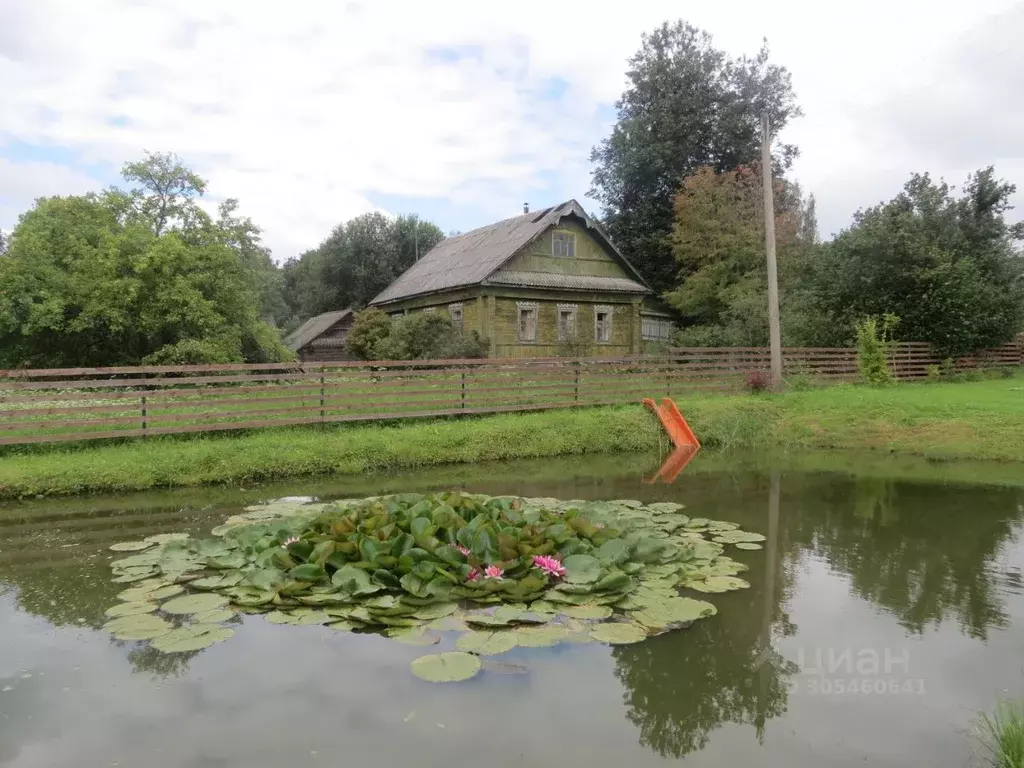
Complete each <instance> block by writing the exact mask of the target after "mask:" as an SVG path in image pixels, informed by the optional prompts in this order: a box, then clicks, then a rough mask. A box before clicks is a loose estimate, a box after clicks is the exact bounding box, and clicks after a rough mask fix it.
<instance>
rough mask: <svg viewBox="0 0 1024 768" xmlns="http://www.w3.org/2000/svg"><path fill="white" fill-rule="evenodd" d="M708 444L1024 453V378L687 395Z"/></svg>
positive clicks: (1004, 456) (1008, 456)
mask: <svg viewBox="0 0 1024 768" xmlns="http://www.w3.org/2000/svg"><path fill="white" fill-rule="evenodd" d="M679 402H680V406H681V407H682V408H683V409H684V412H685V413H686V417H687V419H688V420H689V421H690V423H691V425H692V426H693V428H694V431H695V432H696V433H697V435H698V436H699V437H700V438H701V440H702V441H703V442H704V443H705V444H706V445H709V446H711V445H714V446H718V447H723V448H731V447H737V448H775V447H783V448H788V449H797V448H813V449H820V448H839V449H844V450H880V451H887V452H891V453H897V454H912V455H917V456H925V457H928V458H934V459H985V460H998V461H1024V378H1022V377H1020V376H1017V377H1015V378H1007V379H990V380H987V381H977V382H963V383H938V382H936V383H917V384H905V385H902V386H895V387H883V388H874V387H864V386H855V385H846V386H837V387H829V388H827V389H816V390H808V391H805V392H788V393H786V394H785V395H782V396H779V397H770V396H766V395H765V396H756V397H754V396H752V397H740V398H725V397H709V396H705V397H694V398H692V399H683V400H680V401H679Z"/></svg>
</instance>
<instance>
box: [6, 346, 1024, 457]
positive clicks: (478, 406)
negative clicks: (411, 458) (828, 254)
mask: <svg viewBox="0 0 1024 768" xmlns="http://www.w3.org/2000/svg"><path fill="white" fill-rule="evenodd" d="M784 360H785V371H786V375H787V376H789V377H794V376H808V377H812V378H815V379H821V380H826V381H852V380H855V379H856V378H857V355H856V350H854V349H846V348H834V349H824V348H820V349H786V350H784ZM940 364H941V363H940V361H939V360H937V359H935V358H934V356H933V355H932V354H931V352H930V349H929V347H928V345H926V344H907V343H904V344H898V345H896V347H895V349H894V351H893V355H892V368H893V372H894V374H895V376H896V377H897V379H901V380H906V379H920V378H924V377H926V376H927V375H928V372H929V366H937V365H940ZM1022 364H1024V345H1021V344H1006V345H1004V346H1003V347H1000V348H999V349H995V350H991V351H989V352H986V353H984V354H981V355H977V356H975V357H972V358H967V359H964V360H960V361H957V364H956V368H957V369H958V370H968V369H977V368H987V367H999V366H1005V367H1009V366H1018V365H1022ZM768 367H769V353H768V350H767V349H764V348H739V347H730V348H686V349H673V350H670V351H669V352H668V353H667V354H663V355H650V356H641V357H629V358H579V359H567V358H535V359H527V360H522V359H519V360H414V361H405V362H372V363H367V362H337V363H267V364H258V365H193V366H136V367H122V368H63V369H37V370H6V371H0V445H13V444H20V443H43V442H59V441H73V440H93V439H102V438H125V437H140V436H141V437H145V436H147V435H166V434H175V433H187V432H211V431H219V430H231V429H252V428H261V427H272V426H285V425H294V424H328V423H336V422H346V421H370V420H391V419H401V418H413V417H426V416H453V415H461V414H484V413H503V412H509V411H528V410H543V409H550V408H571V407H578V406H591V405H618V404H624V403H635V402H637V401H638V400H639V399H640V398H641V397H664V396H669V397H677V398H684V397H685V395H686V393H688V392H693V391H723V392H729V391H733V392H735V391H741V390H743V389H744V387H745V386H746V382H747V379H748V377H749V375H750V373H751V372H752V371H766V370H767V369H768Z"/></svg>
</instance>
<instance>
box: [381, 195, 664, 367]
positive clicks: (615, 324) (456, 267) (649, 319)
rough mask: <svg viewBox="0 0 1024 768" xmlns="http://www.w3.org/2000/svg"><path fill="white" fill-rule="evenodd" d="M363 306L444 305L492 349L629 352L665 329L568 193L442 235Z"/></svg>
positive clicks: (400, 310)
mask: <svg viewBox="0 0 1024 768" xmlns="http://www.w3.org/2000/svg"><path fill="white" fill-rule="evenodd" d="M370 305H371V306H374V307H378V308H379V309H381V310H383V311H385V312H388V313H390V314H392V315H396V314H404V313H408V312H417V311H433V312H448V313H449V314H450V316H451V319H452V322H454V323H455V324H456V325H457V326H460V327H462V328H464V329H466V330H475V331H478V332H479V333H480V335H481V336H483V337H484V338H486V339H488V341H489V342H490V350H489V352H490V356H491V357H499V358H509V357H552V356H555V355H580V356H583V355H589V356H601V357H607V356H617V355H630V354H639V353H640V352H641V350H642V344H643V342H644V341H651V342H658V341H662V342H667V341H669V337H670V335H671V332H672V330H673V324H672V318H671V315H670V314H669V313H667V312H666V311H665V310H664V309H662V308H661V307H659V306H658V305H657V303H656V302H655V301H654V299H653V293H652V291H651V289H650V287H649V286H648V285H647V283H646V282H645V281H644V279H643V278H642V277H641V276H640V274H639V273H638V272H637V271H636V270H635V269H634V268H633V267H632V265H630V263H629V262H628V261H627V260H626V259H625V258H624V257H623V255H622V254H621V253H620V252H619V251H618V249H617V248H616V247H615V245H614V244H613V243H612V242H611V240H610V239H609V238H608V235H607V234H606V233H605V232H604V230H603V229H602V227H601V226H600V224H598V222H597V221H595V220H594V219H593V218H591V217H590V216H589V215H588V214H587V213H586V211H584V210H583V208H582V206H580V204H579V203H577V202H576V201H575V200H569V201H568V202H565V203H562V204H561V205H556V206H552V207H551V208H546V209H544V210H543V211H537V212H533V213H530V212H527V213H524V214H523V215H521V216H516V217H515V218H511V219H505V220H504V221H499V222H497V223H496V224H490V225H488V226H486V227H481V228H480V229H475V230H473V231H472V232H467V233H465V234H462V235H457V236H454V237H449V238H447V239H445V240H442V241H441V242H440V243H439V244H438V245H436V246H435V247H434V248H432V249H431V250H430V251H429V252H428V253H427V254H425V255H424V256H423V257H422V258H421V259H420V260H419V261H417V262H416V263H415V264H413V265H412V266H411V267H410V268H409V269H408V270H406V271H405V272H404V273H403V274H402V275H401V276H399V278H398V279H397V280H395V282H393V283H392V284H391V285H390V286H388V288H387V289H385V290H384V291H383V292H382V293H380V295H378V296H377V297H375V298H374V299H373V301H371V302H370Z"/></svg>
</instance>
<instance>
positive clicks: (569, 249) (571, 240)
mask: <svg viewBox="0 0 1024 768" xmlns="http://www.w3.org/2000/svg"><path fill="white" fill-rule="evenodd" d="M551 255H552V256H560V257H562V258H570V259H571V258H572V257H573V256H575V255H576V235H574V234H573V233H572V232H553V233H552V234H551Z"/></svg>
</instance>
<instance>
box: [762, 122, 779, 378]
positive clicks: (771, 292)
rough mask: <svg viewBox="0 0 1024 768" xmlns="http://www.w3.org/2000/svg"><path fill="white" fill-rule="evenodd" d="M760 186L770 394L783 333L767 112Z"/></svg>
mask: <svg viewBox="0 0 1024 768" xmlns="http://www.w3.org/2000/svg"><path fill="white" fill-rule="evenodd" d="M761 183H762V186H763V188H764V245H765V250H766V251H767V252H768V336H769V341H770V344H771V351H772V391H774V392H779V391H781V390H782V332H781V330H780V326H779V270H778V266H777V265H776V263H775V190H774V189H773V187H774V184H773V182H772V140H771V136H769V135H768V112H767V110H766V111H765V112H764V113H762V115H761Z"/></svg>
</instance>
